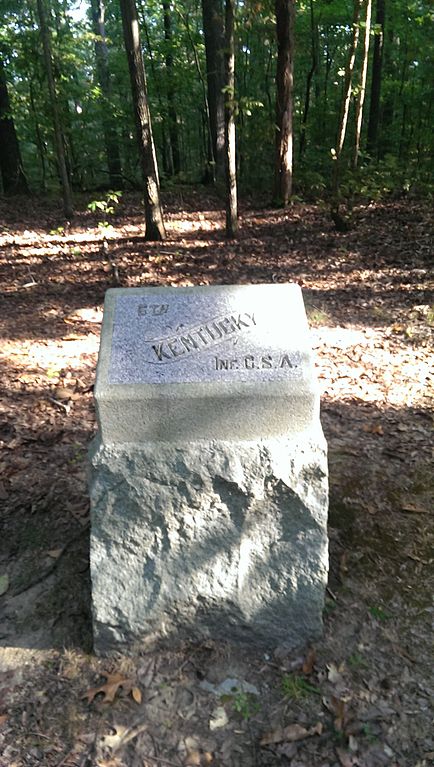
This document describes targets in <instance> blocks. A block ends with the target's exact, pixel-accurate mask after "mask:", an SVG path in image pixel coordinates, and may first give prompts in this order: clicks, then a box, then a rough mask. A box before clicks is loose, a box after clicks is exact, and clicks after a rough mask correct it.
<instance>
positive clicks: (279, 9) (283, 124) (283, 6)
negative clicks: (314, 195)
mask: <svg viewBox="0 0 434 767" xmlns="http://www.w3.org/2000/svg"><path fill="white" fill-rule="evenodd" d="M275 10H276V34H277V70H276V170H275V180H274V198H275V201H276V202H278V203H279V204H282V205H284V206H286V205H288V203H289V200H290V197H291V193H292V160H293V133H292V107H293V87H294V21H295V0H275Z"/></svg>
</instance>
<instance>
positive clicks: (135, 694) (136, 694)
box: [131, 687, 142, 703]
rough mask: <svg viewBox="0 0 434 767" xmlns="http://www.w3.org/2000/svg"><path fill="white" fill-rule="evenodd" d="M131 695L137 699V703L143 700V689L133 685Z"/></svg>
mask: <svg viewBox="0 0 434 767" xmlns="http://www.w3.org/2000/svg"><path fill="white" fill-rule="evenodd" d="M131 695H132V696H133V699H134V700H135V701H136V703H141V702H142V693H141V690H140V689H139V688H138V687H133V688H132V690H131Z"/></svg>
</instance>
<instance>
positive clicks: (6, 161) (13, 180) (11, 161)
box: [0, 59, 29, 195]
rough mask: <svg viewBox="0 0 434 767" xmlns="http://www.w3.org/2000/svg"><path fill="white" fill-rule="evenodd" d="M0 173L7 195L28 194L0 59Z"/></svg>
mask: <svg viewBox="0 0 434 767" xmlns="http://www.w3.org/2000/svg"><path fill="white" fill-rule="evenodd" d="M0 172H1V177H2V182H3V191H4V193H5V194H7V195H12V194H29V188H28V186H27V180H26V177H25V175H24V170H23V165H22V162H21V153H20V146H19V143H18V137H17V133H16V130H15V124H14V120H13V117H12V112H11V105H10V100H9V93H8V86H7V81H6V73H5V70H4V65H3V61H2V60H1V59H0Z"/></svg>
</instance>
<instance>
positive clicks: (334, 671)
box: [327, 663, 343, 684]
mask: <svg viewBox="0 0 434 767" xmlns="http://www.w3.org/2000/svg"><path fill="white" fill-rule="evenodd" d="M342 670H343V669H342V666H341V667H340V668H339V669H338V668H337V666H335V664H334V663H330V664H329V665H328V666H327V679H328V680H329V682H331V683H332V684H342V683H343V678H342V674H341V671H342Z"/></svg>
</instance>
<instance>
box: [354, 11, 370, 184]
mask: <svg viewBox="0 0 434 767" xmlns="http://www.w3.org/2000/svg"><path fill="white" fill-rule="evenodd" d="M371 10H372V0H366V19H365V35H364V40H363V63H362V72H361V75H360V88H359V94H358V97H357V102H356V130H355V140H354V152H353V163H352V165H353V170H356V168H357V163H358V160H359V151H360V135H361V132H362V121H363V105H364V103H365V94H366V75H367V73H368V58H369V40H370V35H371Z"/></svg>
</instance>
